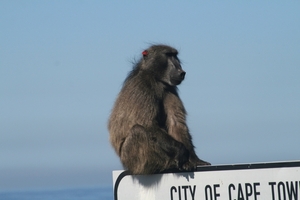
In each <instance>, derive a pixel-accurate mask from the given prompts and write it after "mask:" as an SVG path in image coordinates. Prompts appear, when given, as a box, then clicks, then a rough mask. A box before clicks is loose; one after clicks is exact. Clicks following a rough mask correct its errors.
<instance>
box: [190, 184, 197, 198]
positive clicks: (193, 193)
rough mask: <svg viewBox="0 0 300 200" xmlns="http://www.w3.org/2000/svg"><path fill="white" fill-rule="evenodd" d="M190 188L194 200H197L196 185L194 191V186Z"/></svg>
mask: <svg viewBox="0 0 300 200" xmlns="http://www.w3.org/2000/svg"><path fill="white" fill-rule="evenodd" d="M189 187H190V192H191V196H192V200H195V192H196V185H194V189H192V186H189Z"/></svg>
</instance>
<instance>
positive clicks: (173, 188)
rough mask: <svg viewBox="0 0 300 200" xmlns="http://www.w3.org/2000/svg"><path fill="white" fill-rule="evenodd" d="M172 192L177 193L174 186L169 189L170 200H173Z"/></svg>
mask: <svg viewBox="0 0 300 200" xmlns="http://www.w3.org/2000/svg"><path fill="white" fill-rule="evenodd" d="M173 192H175V193H176V192H177V189H176V187H175V186H172V187H171V189H170V195H171V200H174V199H173Z"/></svg>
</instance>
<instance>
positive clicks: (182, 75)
mask: <svg viewBox="0 0 300 200" xmlns="http://www.w3.org/2000/svg"><path fill="white" fill-rule="evenodd" d="M185 74H186V73H185V71H182V72H181V73H180V78H181V79H182V80H183V79H184V77H185Z"/></svg>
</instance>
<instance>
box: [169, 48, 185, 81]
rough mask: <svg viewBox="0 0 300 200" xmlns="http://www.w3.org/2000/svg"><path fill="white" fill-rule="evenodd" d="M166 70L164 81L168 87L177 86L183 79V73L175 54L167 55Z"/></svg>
mask: <svg viewBox="0 0 300 200" xmlns="http://www.w3.org/2000/svg"><path fill="white" fill-rule="evenodd" d="M166 58H167V60H168V62H167V69H166V71H165V76H164V81H165V82H166V83H167V84H169V85H170V86H176V85H179V84H180V83H181V82H182V81H183V80H184V77H185V74H186V73H185V71H183V70H182V68H181V65H180V61H179V59H178V58H177V54H174V53H167V54H166Z"/></svg>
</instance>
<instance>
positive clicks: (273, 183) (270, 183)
mask: <svg viewBox="0 0 300 200" xmlns="http://www.w3.org/2000/svg"><path fill="white" fill-rule="evenodd" d="M269 185H271V190H272V200H275V192H274V185H276V182H269Z"/></svg>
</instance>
